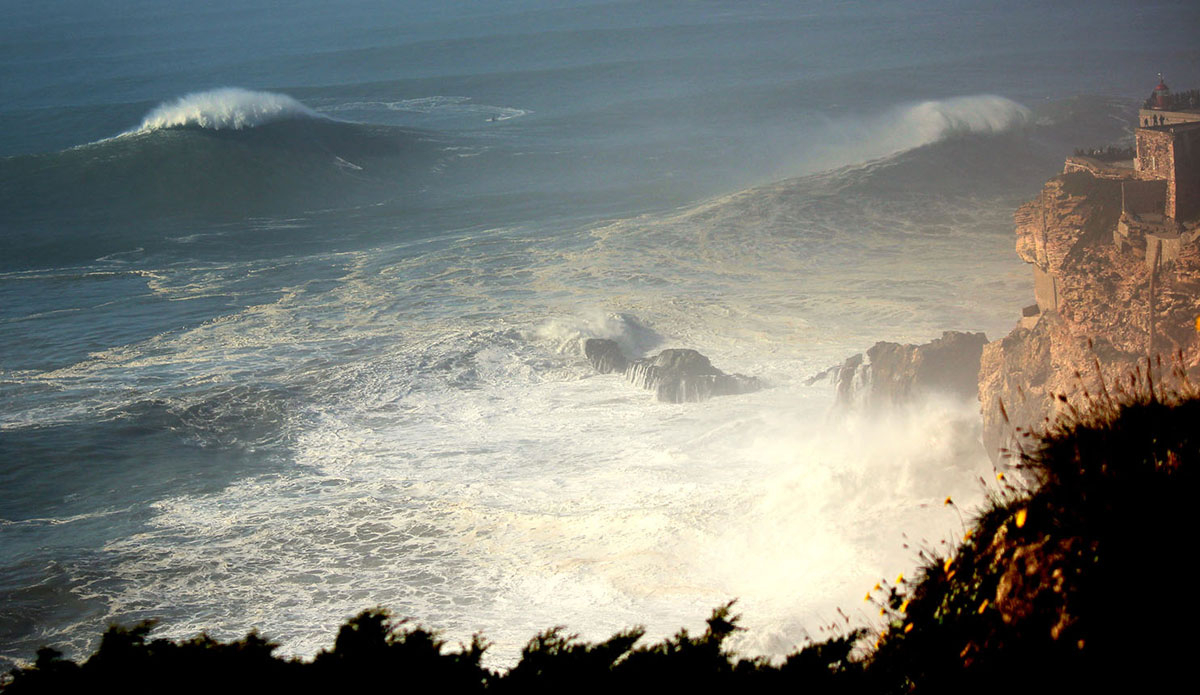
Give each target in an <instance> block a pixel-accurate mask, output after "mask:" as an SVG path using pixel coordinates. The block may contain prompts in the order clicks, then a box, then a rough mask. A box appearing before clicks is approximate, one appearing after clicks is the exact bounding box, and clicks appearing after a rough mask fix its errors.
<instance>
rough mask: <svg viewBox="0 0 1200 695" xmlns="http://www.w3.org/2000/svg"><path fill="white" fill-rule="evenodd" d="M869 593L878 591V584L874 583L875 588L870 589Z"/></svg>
mask: <svg viewBox="0 0 1200 695" xmlns="http://www.w3.org/2000/svg"><path fill="white" fill-rule="evenodd" d="M871 591H879V582H875V588H874V589H871Z"/></svg>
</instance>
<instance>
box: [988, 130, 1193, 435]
mask: <svg viewBox="0 0 1200 695" xmlns="http://www.w3.org/2000/svg"><path fill="white" fill-rule="evenodd" d="M1194 126H1200V123H1195V124H1189V125H1188V126H1187V127H1181V128H1180V131H1179V132H1176V131H1175V130H1174V127H1172V129H1166V128H1157V129H1152V128H1141V129H1138V140H1137V143H1138V158H1137V159H1135V160H1134V161H1132V162H1127V163H1124V164H1125V165H1124V166H1120V165H1116V166H1114V165H1098V163H1096V162H1092V161H1090V160H1088V159H1087V158H1083V157H1073V158H1071V159H1068V160H1067V164H1066V166H1065V167H1064V173H1063V174H1061V175H1059V176H1056V177H1054V178H1053V179H1051V180H1050V181H1048V182H1047V183H1046V184H1045V186H1044V187H1043V188H1042V191H1041V193H1040V194H1039V195H1038V197H1037V198H1036V199H1034V200H1031V201H1029V202H1027V203H1025V204H1024V205H1022V206H1021V207H1020V208H1019V209H1018V210H1017V212H1016V214H1015V221H1016V236H1017V239H1016V251H1017V253H1018V255H1020V256H1021V258H1022V259H1023V260H1025V261H1026V262H1027V263H1029V264H1030V265H1031V266H1032V270H1033V281H1034V282H1033V285H1034V299H1035V304H1033V305H1031V306H1028V307H1026V308H1025V309H1024V311H1023V312H1022V314H1023V316H1022V318H1021V319H1020V322H1019V323H1018V325H1017V326H1016V328H1014V329H1013V330H1012V332H1011V333H1009V334H1008V335H1007V336H1005V337H1004V338H1002V339H1000V340H997V341H994V342H991V343H988V344H987V345H986V346H985V347H984V349H983V355H982V358H981V363H980V370H979V397H980V405H981V408H982V411H983V438H984V445H985V446H986V447H987V449H988V451H989V453H990V454H991V455H992V456H993V457H996V456H997V455H998V454H999V453H1001V452H1002V451H1003V450H1012V449H1013V447H1014V445H1015V444H1017V443H1019V442H1018V440H1017V438H1018V436H1019V433H1020V431H1023V430H1028V429H1029V428H1036V429H1045V427H1046V425H1047V424H1048V421H1049V420H1051V419H1053V418H1054V417H1056V416H1057V415H1058V414H1059V413H1060V412H1061V411H1063V410H1067V409H1070V408H1072V407H1074V408H1079V407H1081V406H1082V403H1083V402H1084V400H1086V394H1088V393H1091V394H1100V393H1102V392H1103V391H1105V390H1109V391H1111V390H1114V389H1121V388H1124V387H1125V386H1126V385H1127V384H1129V380H1130V378H1131V376H1130V375H1131V374H1133V373H1134V372H1135V371H1136V370H1138V369H1139V367H1140V368H1141V370H1142V371H1145V370H1146V369H1147V366H1148V365H1150V366H1151V368H1152V371H1153V373H1152V378H1154V379H1155V380H1166V381H1168V382H1169V381H1171V380H1173V379H1179V378H1180V377H1181V376H1182V375H1183V374H1186V375H1187V377H1188V378H1189V379H1190V380H1192V381H1193V382H1195V379H1196V377H1197V376H1200V346H1198V344H1197V343H1198V341H1197V326H1198V324H1197V321H1198V318H1197V317H1200V245H1198V243H1197V241H1198V237H1200V221H1197V220H1196V219H1195V218H1194V217H1192V219H1190V220H1189V219H1183V220H1181V219H1179V218H1178V217H1176V214H1178V212H1181V211H1183V210H1184V209H1185V208H1184V206H1183V205H1182V204H1183V203H1186V202H1187V201H1188V200H1191V199H1194V198H1196V197H1200V190H1195V189H1196V188H1197V187H1196V185H1195V177H1194V176H1193V175H1192V173H1193V170H1194V169H1195V168H1196V164H1197V160H1198V159H1200V147H1198V145H1200V137H1197V135H1200V128H1198V127H1194ZM1143 131H1154V132H1149V133H1147V134H1146V135H1147V136H1148V137H1147V138H1143V137H1142V136H1143V134H1144V133H1143ZM1149 136H1153V137H1149ZM1164 136H1169V137H1171V138H1174V139H1173V140H1171V142H1170V144H1171V145H1172V147H1171V149H1170V151H1169V153H1168V154H1170V156H1171V161H1170V162H1169V165H1163V164H1162V162H1161V161H1160V160H1161V159H1162V158H1163V157H1164V154H1163V153H1162V150H1160V149H1153V148H1151V147H1150V144H1155V143H1157V142H1158V141H1159V140H1162V139H1163V137H1164ZM1155 138H1157V140H1155ZM1151 140H1154V142H1153V143H1150V141H1151ZM1144 141H1145V142H1144ZM1147 143H1149V144H1147ZM1176 146H1177V147H1176ZM1006 416H1007V417H1006Z"/></svg>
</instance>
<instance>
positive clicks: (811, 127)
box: [0, 0, 1200, 667]
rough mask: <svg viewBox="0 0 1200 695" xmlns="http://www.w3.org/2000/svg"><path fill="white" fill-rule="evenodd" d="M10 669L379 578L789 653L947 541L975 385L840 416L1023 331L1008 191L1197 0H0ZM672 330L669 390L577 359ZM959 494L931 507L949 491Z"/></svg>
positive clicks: (514, 647) (378, 591)
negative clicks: (597, 341)
mask: <svg viewBox="0 0 1200 695" xmlns="http://www.w3.org/2000/svg"><path fill="white" fill-rule="evenodd" d="M0 17H3V21H2V22H0V38H2V39H3V40H2V41H0V662H3V663H0V666H6V667H10V666H11V665H12V664H14V663H16V662H18V661H20V660H26V659H30V658H32V657H33V652H34V650H35V649H36V648H37V647H39V646H41V645H43V644H49V645H54V646H56V647H58V648H60V649H63V650H65V651H66V652H67V653H68V654H69V655H71V656H82V655H85V654H86V653H87V652H88V650H90V649H93V648H94V647H95V645H96V644H97V642H98V638H99V635H100V633H101V632H102V631H103V629H104V628H105V627H106V626H107V625H108V624H110V623H112V622H119V623H123V624H131V623H133V622H136V621H139V620H145V619H154V620H157V621H158V623H157V627H156V629H155V632H154V634H155V635H160V636H165V637H171V638H178V637H188V636H192V635H195V634H197V633H198V632H200V631H208V632H209V633H210V634H211V635H213V636H215V637H218V638H234V637H240V636H241V635H243V634H245V633H246V632H247V631H249V630H250V629H252V628H257V629H258V630H260V631H261V632H262V633H263V634H264V635H266V636H267V637H269V638H271V639H273V640H275V641H277V642H278V643H280V644H281V645H282V646H281V652H283V653H288V654H296V655H301V656H311V655H312V654H314V653H315V652H316V651H317V650H319V649H321V648H323V647H327V646H330V645H331V644H332V640H333V637H334V634H335V632H336V629H337V627H338V625H340V624H341V623H342V622H343V621H344V620H345V619H346V618H347V617H349V616H351V615H353V614H355V613H357V612H358V611H360V610H362V609H364V608H368V607H372V606H376V605H381V606H385V607H387V608H389V609H391V610H392V611H393V612H394V613H395V614H397V615H399V616H410V617H412V618H413V619H414V620H416V621H418V622H420V623H422V624H424V625H426V626H428V627H431V628H435V629H438V630H440V631H441V634H442V636H443V637H444V638H445V639H447V640H449V641H450V642H451V643H454V642H455V641H467V640H469V639H470V636H471V635H472V634H473V633H475V632H481V633H483V635H484V636H485V637H486V638H487V639H489V640H491V641H492V642H493V647H492V648H491V650H490V651H489V653H488V661H489V663H491V664H493V665H495V666H497V667H503V666H505V665H509V664H511V663H513V662H514V660H515V659H516V657H517V655H518V654H519V651H520V648H521V646H522V645H523V644H524V643H525V642H526V641H528V640H529V639H530V638H532V637H533V636H534V635H535V634H536V633H537V632H539V631H541V630H544V629H546V628H549V627H552V626H555V625H564V626H566V627H567V629H568V630H569V631H570V632H573V633H579V634H581V635H582V636H584V637H585V638H589V639H598V638H603V637H606V636H608V635H609V634H611V633H612V632H614V631H616V630H618V629H621V628H625V627H629V626H633V625H644V626H645V627H646V628H647V629H648V633H649V635H650V636H651V637H661V636H665V635H669V634H672V633H673V632H674V631H676V630H677V629H679V628H680V627H688V628H689V629H696V628H697V627H699V626H702V625H703V619H704V618H705V617H707V615H708V613H709V612H710V610H711V609H712V608H714V607H716V606H718V605H720V604H723V603H725V602H727V601H729V600H732V599H737V600H738V603H737V604H736V611H737V612H738V613H740V614H742V615H743V616H744V617H743V622H742V625H743V626H744V627H746V628H747V630H745V631H744V632H742V633H739V634H738V635H737V637H736V638H735V642H734V643H733V646H735V647H736V648H737V649H738V650H739V651H741V652H742V653H745V654H750V655H753V654H761V655H767V656H779V655H782V654H785V653H787V652H788V651H789V650H791V649H792V648H794V647H795V646H796V645H798V644H801V643H802V642H803V641H804V640H805V639H807V638H810V637H811V638H816V637H820V635H821V634H823V633H822V631H823V630H825V629H828V627H829V626H830V625H831V624H833V623H841V624H844V622H842V621H844V619H843V618H842V617H841V616H840V613H839V610H840V611H842V612H844V613H845V614H847V615H849V616H850V617H851V618H852V622H853V623H854V624H870V621H871V619H872V616H870V615H868V614H867V613H865V612H864V611H863V609H862V608H861V607H862V606H863V605H864V604H863V603H862V601H861V597H862V595H863V594H864V593H865V592H866V591H867V590H868V589H869V588H870V587H871V586H872V585H873V584H874V583H875V582H876V581H878V580H879V579H881V578H884V577H888V578H890V577H893V576H894V575H895V574H897V573H898V572H908V571H910V570H911V569H912V568H913V567H914V566H915V565H916V563H917V551H918V549H919V548H921V547H930V548H933V549H936V548H938V547H939V545H940V544H941V543H942V542H943V541H945V540H946V539H949V538H953V537H954V536H955V534H958V533H961V530H962V527H963V526H962V524H963V521H962V516H961V515H962V514H969V513H970V508H971V506H972V504H977V503H978V502H979V501H980V500H982V498H983V495H984V489H985V487H984V483H983V482H981V481H982V479H987V478H988V477H990V475H991V470H992V469H991V464H990V463H989V461H988V458H987V456H986V455H985V453H984V451H983V450H982V447H981V445H980V444H979V441H978V436H979V432H978V422H977V420H978V408H977V404H974V403H962V402H956V401H953V400H939V399H931V400H929V401H926V402H921V403H919V404H915V405H914V406H913V407H912V408H911V409H908V410H906V411H903V412H895V413H890V414H876V415H867V414H864V413H832V412H831V410H830V406H831V403H832V392H831V389H830V387H829V386H828V384H813V385H808V384H806V381H807V379H808V377H810V376H811V375H813V374H814V373H816V372H819V371H821V370H822V369H824V368H826V367H829V366H830V365H832V364H835V363H837V362H839V361H840V360H842V359H844V358H845V357H847V356H849V355H851V354H853V353H857V352H860V351H862V350H864V349H865V348H867V347H869V346H870V345H871V344H872V343H874V342H875V341H877V340H892V341H898V342H925V341H927V340H929V339H932V338H934V337H937V336H938V335H940V333H941V331H943V330H972V331H985V332H986V333H987V334H988V336H989V338H991V339H996V338H999V337H1002V336H1003V335H1004V334H1005V333H1007V331H1008V330H1009V329H1011V327H1012V325H1013V324H1014V323H1015V321H1016V319H1017V317H1018V316H1019V312H1020V308H1021V307H1022V306H1023V305H1025V304H1029V303H1032V287H1031V282H1030V279H1029V270H1028V268H1027V267H1026V266H1025V265H1024V264H1023V263H1021V262H1020V260H1019V259H1018V258H1017V257H1016V255H1015V253H1014V251H1013V237H1012V233H1011V232H1012V217H1011V216H1012V211H1013V210H1014V209H1015V207H1016V206H1017V205H1018V204H1019V203H1020V202H1022V201H1023V200H1025V199H1027V198H1029V197H1031V196H1033V195H1035V194H1036V193H1037V191H1038V190H1039V188H1040V186H1041V184H1042V182H1043V181H1044V180H1045V179H1046V178H1048V177H1050V176H1052V175H1054V174H1055V173H1057V172H1058V171H1059V170H1060V169H1061V166H1062V159H1063V157H1064V156H1066V155H1068V154H1070V153H1071V151H1072V149H1073V148H1075V147H1090V146H1103V145H1106V144H1110V143H1121V142H1125V141H1127V140H1128V139H1129V137H1130V133H1131V128H1132V125H1133V122H1134V114H1135V113H1136V108H1137V106H1138V104H1139V103H1140V101H1141V99H1142V98H1144V97H1145V96H1146V95H1147V94H1148V93H1149V91H1150V90H1151V89H1152V88H1153V87H1154V85H1155V84H1156V83H1157V73H1158V72H1163V73H1164V76H1165V79H1166V80H1167V82H1168V84H1170V85H1172V86H1177V87H1178V88H1188V87H1192V86H1195V85H1196V84H1200V44H1198V43H1197V42H1196V39H1195V36H1196V29H1197V28H1200V8H1198V7H1196V6H1195V5H1194V4H1193V3H1188V2H1163V3H1138V4H1134V3H1127V2H1064V3H1043V2H1008V3H1002V4H991V3H982V2H980V3H976V2H937V1H935V2H925V3H903V2H889V3H879V2H766V1H762V2H755V1H738V2H734V1H718V0H695V1H690V2H683V1H675V0H658V1H655V2H625V1H613V0H579V1H570V0H558V1H555V2H548V1H539V0H493V1H490V2H445V1H439V2H431V1H427V0H400V1H394V2H382V1H372V0H346V1H344V2H340V3H332V4H331V3H319V2H312V1H309V0H295V1H293V2H289V3H275V2H267V1H265V0H239V1H238V2H228V1H226V0H213V1H212V2H208V3H194V2H182V1H181V0H154V1H150V0H111V1H107V2H95V1H86V2H85V1H82V0H58V1H52V2H48V3H25V2H16V1H15V0H2V1H0ZM589 337H602V338H611V339H614V340H616V341H617V342H618V343H619V344H620V345H621V346H622V347H623V348H624V350H625V351H626V352H627V353H629V354H632V355H646V354H652V353H654V352H657V351H658V350H660V349H664V348H670V347H688V348H694V349H697V350H699V351H701V352H702V353H704V354H705V355H706V356H708V357H709V358H711V359H712V362H713V364H714V365H715V366H717V367H718V368H721V369H723V370H725V371H727V372H738V373H742V374H747V375H753V376H756V377H758V378H759V379H761V380H762V381H763V383H764V384H765V385H766V388H764V389H763V390H761V391H759V392H757V393H753V394H744V395H739V396H727V397H721V398H714V399H712V400H708V401H704V402H700V403H686V404H667V403H660V402H657V401H656V400H654V397H653V394H652V393H651V392H649V391H644V390H641V389H638V388H635V387H633V386H632V385H630V384H628V383H626V382H625V381H624V380H623V379H622V378H621V377H620V376H618V375H599V374H597V373H596V372H595V371H594V370H593V369H592V368H591V366H590V365H589V364H588V363H587V361H586V360H585V359H584V356H583V353H582V349H581V344H582V340H584V339H586V338H589ZM947 496H951V497H953V499H954V500H955V501H956V503H957V504H956V505H954V506H946V505H944V504H943V500H944V499H945V498H946V497H947Z"/></svg>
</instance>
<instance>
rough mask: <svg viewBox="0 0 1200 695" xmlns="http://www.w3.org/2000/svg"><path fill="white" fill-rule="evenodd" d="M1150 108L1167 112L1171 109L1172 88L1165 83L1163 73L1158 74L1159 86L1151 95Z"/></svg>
mask: <svg viewBox="0 0 1200 695" xmlns="http://www.w3.org/2000/svg"><path fill="white" fill-rule="evenodd" d="M1150 104H1151V106H1150V108H1152V109H1159V110H1163V111H1165V110H1167V109H1169V108H1170V107H1171V88H1170V87H1168V86H1167V83H1166V82H1163V76H1162V73H1161V72H1160V73H1158V86H1157V87H1155V88H1154V92H1153V93H1152V94H1151V95H1150Z"/></svg>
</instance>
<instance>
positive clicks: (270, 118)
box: [130, 87, 325, 133]
mask: <svg viewBox="0 0 1200 695" xmlns="http://www.w3.org/2000/svg"><path fill="white" fill-rule="evenodd" d="M295 118H325V116H322V115H321V114H319V113H317V112H316V111H313V110H312V109H310V108H308V107H307V106H305V105H304V104H301V103H300V102H299V101H296V100H295V99H293V98H292V97H290V96H288V95H286V94H277V93H275V92H256V91H251V90H249V89H241V88H239V87H223V88H221V89H213V90H209V91H207V92H194V93H192V94H188V95H185V96H182V97H180V98H178V99H176V100H175V101H171V102H165V103H162V104H159V105H158V106H156V107H155V108H154V110H152V111H151V112H150V113H148V114H146V117H145V118H144V119H142V124H141V125H140V126H138V128H137V129H136V130H134V131H130V132H136V133H147V132H150V131H154V130H162V129H164V128H205V129H208V130H243V129H245V128H257V127H258V126H261V125H266V124H268V123H275V122H276V121H284V120H289V119H295Z"/></svg>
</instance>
